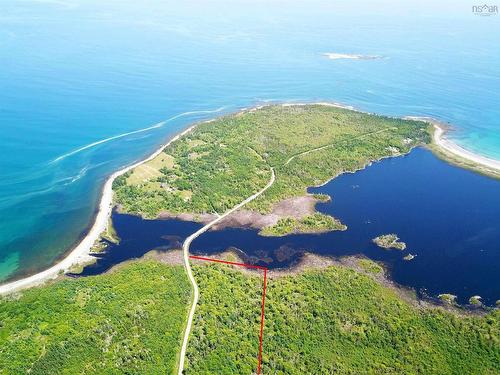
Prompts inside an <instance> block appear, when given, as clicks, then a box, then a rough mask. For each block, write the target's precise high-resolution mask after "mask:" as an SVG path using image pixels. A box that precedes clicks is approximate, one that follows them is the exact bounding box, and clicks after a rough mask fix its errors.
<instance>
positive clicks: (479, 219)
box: [85, 149, 500, 305]
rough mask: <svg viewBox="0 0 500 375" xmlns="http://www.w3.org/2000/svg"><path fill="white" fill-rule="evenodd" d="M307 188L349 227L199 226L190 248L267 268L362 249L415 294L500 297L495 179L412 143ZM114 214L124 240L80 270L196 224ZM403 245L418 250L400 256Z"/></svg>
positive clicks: (163, 241) (167, 241) (168, 239)
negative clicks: (394, 239) (273, 230)
mask: <svg viewBox="0 0 500 375" xmlns="http://www.w3.org/2000/svg"><path fill="white" fill-rule="evenodd" d="M309 191H310V192H311V193H324V194H328V195H330V196H331V197H332V201H331V202H328V203H321V204H319V205H318V206H317V208H318V210H319V211H321V212H324V213H328V214H330V215H333V216H335V217H337V218H339V219H340V220H341V221H342V222H343V223H344V224H346V225H347V226H348V229H347V231H345V232H328V233H323V234H301V235H290V236H286V237H279V238H269V237H262V236H259V235H258V232H257V231H255V230H250V229H225V230H222V231H210V232H208V233H205V234H203V235H202V236H201V237H199V238H198V239H196V240H195V241H194V242H193V244H192V246H191V251H192V252H193V253H195V254H211V253H217V252H221V251H223V250H225V249H227V248H229V247H235V248H238V249H240V250H242V251H243V252H244V253H245V254H246V256H247V261H253V262H255V263H260V264H266V265H267V266H268V267H270V268H277V267H288V266H290V265H292V264H294V263H296V262H297V261H298V260H300V257H301V256H302V254H303V253H304V252H306V251H309V252H313V253H317V254H323V255H332V256H343V255H355V254H364V255H365V256H367V257H369V258H371V259H374V260H376V261H382V262H384V263H385V264H386V266H387V268H388V270H389V272H390V275H391V277H392V279H393V280H394V281H396V282H397V283H399V284H401V285H404V286H408V287H412V288H415V289H416V290H417V292H418V293H419V294H420V295H429V296H436V295H437V294H440V293H451V294H455V295H457V296H458V300H459V302H460V303H466V302H467V301H468V299H469V298H470V297H471V296H473V295H480V296H481V297H482V298H483V302H484V303H486V304H488V305H492V304H494V303H495V301H496V300H497V299H500V181H498V180H495V179H491V178H488V177H484V176H481V175H479V174H476V173H473V172H470V171H467V170H464V169H460V168H457V167H454V166H451V165H449V164H447V163H446V162H444V161H441V160H439V159H437V158H436V157H435V156H433V155H432V154H431V153H430V152H428V151H427V150H424V149H416V150H414V151H413V152H412V153H411V154H409V155H407V156H404V157H399V158H391V159H385V160H383V161H381V162H378V163H375V164H373V165H372V166H370V167H369V168H366V169H364V170H362V171H358V172H356V173H353V174H344V175H342V176H339V177H338V178H336V179H334V180H332V181H331V182H329V183H328V184H326V185H325V186H322V187H317V188H311V189H309ZM113 222H114V225H115V229H116V230H117V233H118V235H119V236H120V237H121V238H122V241H121V243H120V245H112V246H111V247H110V249H109V250H108V253H107V254H106V255H104V256H103V258H102V259H100V260H99V261H98V263H97V264H96V265H95V266H92V267H87V268H86V270H85V273H88V272H89V271H91V272H92V273H99V272H102V270H105V269H108V268H109V267H111V265H113V264H115V263H117V262H119V261H122V260H124V259H128V258H132V257H138V256H141V255H142V254H144V253H145V252H147V251H148V250H150V249H153V248H165V249H168V248H171V247H176V246H177V247H178V245H179V243H180V242H181V241H182V240H183V238H185V237H186V236H187V235H189V234H190V233H192V232H194V231H195V230H196V228H198V227H199V224H194V223H188V222H179V221H177V220H152V221H148V220H143V219H141V218H138V217H134V216H130V215H122V214H118V213H115V214H114V215H113ZM387 233H396V234H397V235H398V236H399V237H400V238H401V240H402V241H404V242H405V243H406V244H407V249H406V250H405V251H399V250H384V249H381V248H379V247H377V246H375V245H374V244H373V243H372V239H373V238H374V237H376V236H378V235H381V234H387ZM172 236H174V237H172ZM409 253H411V254H414V255H416V257H415V258H414V259H412V260H409V261H407V260H404V259H403V257H404V256H405V255H407V254H409ZM92 270H93V271H92Z"/></svg>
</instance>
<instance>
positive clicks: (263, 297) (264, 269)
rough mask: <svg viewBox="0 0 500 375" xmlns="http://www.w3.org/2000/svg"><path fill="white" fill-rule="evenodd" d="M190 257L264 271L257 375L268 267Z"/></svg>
mask: <svg viewBox="0 0 500 375" xmlns="http://www.w3.org/2000/svg"><path fill="white" fill-rule="evenodd" d="M189 258H191V259H197V260H206V261H208V262H215V263H223V264H230V265H233V266H241V267H246V268H253V269H258V270H263V271H264V288H263V289H262V304H261V315H260V334H259V357H258V363H257V375H260V371H261V367H262V337H263V335H264V306H265V304H266V288H267V267H262V266H256V265H254V264H246V263H237V262H229V261H226V260H220V259H213V258H206V257H200V256H196V255H190V256H189Z"/></svg>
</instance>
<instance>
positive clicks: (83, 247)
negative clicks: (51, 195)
mask: <svg viewBox="0 0 500 375" xmlns="http://www.w3.org/2000/svg"><path fill="white" fill-rule="evenodd" d="M198 124H199V123H196V124H193V125H191V126H189V127H188V128H187V129H185V130H183V131H182V132H180V133H178V134H176V135H175V136H174V137H173V138H171V139H170V140H169V141H168V142H167V143H165V144H164V145H162V146H161V147H160V148H158V149H157V150H155V151H154V152H153V153H152V154H151V155H150V156H148V157H147V158H145V159H143V160H140V161H138V162H137V163H134V164H132V165H129V166H127V167H125V168H122V169H120V170H118V171H116V172H114V173H113V174H111V176H109V177H108V179H107V180H106V182H105V183H104V186H103V188H102V192H101V200H100V201H99V205H98V207H99V208H98V210H97V214H96V215H95V217H94V223H93V224H92V226H91V227H90V230H89V231H88V233H87V235H86V236H85V237H83V238H82V239H81V240H80V242H78V244H76V245H75V246H74V247H73V249H72V250H71V251H70V252H69V253H68V254H67V255H66V256H65V257H64V258H63V259H62V260H61V261H59V262H57V263H56V264H54V265H53V266H51V267H50V268H48V269H46V270H44V271H41V272H38V273H35V274H34V275H31V276H27V277H24V278H21V279H19V280H14V281H11V282H7V283H5V284H2V285H0V295H4V294H9V293H13V292H17V291H19V290H22V289H27V288H31V287H33V286H38V285H41V284H44V283H45V282H47V281H49V280H53V279H56V278H57V277H58V276H60V275H61V274H64V273H66V272H67V271H69V270H70V269H71V268H72V267H74V266H77V265H81V264H85V263H88V262H90V261H92V260H94V259H95V257H93V256H92V255H91V254H90V249H91V248H92V246H93V245H94V243H95V241H97V240H98V239H99V237H100V235H101V233H102V232H104V231H105V230H106V228H107V227H108V219H109V217H110V214H111V211H112V209H113V182H114V180H115V179H116V178H117V177H119V176H121V175H123V174H125V173H127V172H128V171H130V170H131V169H133V168H135V167H137V166H139V165H141V164H143V163H146V162H148V161H150V160H152V159H154V158H155V157H156V156H158V155H159V154H160V153H161V152H162V151H163V150H164V149H165V147H167V146H169V145H170V144H171V143H172V142H175V141H176V140H177V139H179V138H180V137H182V136H184V135H186V134H187V133H189V132H190V131H192V130H193V129H194V128H195V127H196V126H197V125H198Z"/></svg>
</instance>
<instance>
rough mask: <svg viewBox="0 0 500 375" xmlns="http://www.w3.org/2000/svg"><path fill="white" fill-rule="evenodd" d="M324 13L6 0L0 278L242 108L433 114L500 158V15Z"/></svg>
mask: <svg viewBox="0 0 500 375" xmlns="http://www.w3.org/2000/svg"><path fill="white" fill-rule="evenodd" d="M332 3H333V2H332V1H309V2H307V3H304V2H285V1H278V0H274V1H273V0H271V1H247V0H242V1H210V2H201V1H183V2H174V1H141V2H132V1H106V2H100V1H95V0H85V1H83V0H24V1H18V0H3V1H2V2H0V61H1V69H0V127H1V132H0V134H1V136H0V150H1V157H0V218H1V221H0V281H5V280H7V279H13V278H18V277H20V276H22V275H26V274H30V273H33V272H36V271H39V270H42V269H44V268H46V267H48V266H49V265H50V264H52V263H53V262H54V261H56V260H57V259H58V258H60V257H61V256H63V254H64V253H65V252H66V251H67V250H68V249H69V248H70V247H71V246H72V245H73V244H74V243H75V242H77V241H78V239H79V238H80V237H81V236H82V235H84V233H85V231H86V229H87V228H88V227H89V225H90V224H91V221H92V218H93V215H94V213H95V210H96V206H97V202H98V199H99V195H100V190H101V188H102V185H103V183H104V181H105V180H106V178H107V177H108V176H109V175H110V174H111V173H112V172H113V171H115V170H117V169H120V168H122V167H124V166H126V165H129V164H131V163H133V162H136V161H138V160H140V159H142V158H144V157H145V156H147V155H149V154H150V153H152V152H153V151H154V150H155V149H156V148H157V147H159V146H160V145H161V144H163V143H164V142H165V141H166V140H167V139H168V138H170V137H172V136H173V135H174V134H176V133H178V132H179V131H180V130H182V129H183V128H185V127H186V126H187V125H188V124H190V123H193V122H195V121H199V120H203V119H208V118H211V117H213V116H216V115H220V114H223V113H229V112H232V111H235V110H238V109H239V108H242V107H247V106H252V105H256V104H263V103H270V102H282V101H298V102H301V101H335V102H340V103H344V104H348V105H352V106H354V107H356V108H358V109H360V110H364V111H369V112H376V113H380V114H385V115H391V116H404V115H414V116H431V117H435V118H437V119H439V120H441V121H443V122H446V123H449V124H450V125H451V126H452V128H453V130H454V131H453V132H451V133H450V137H451V138H452V139H453V140H454V141H456V142H457V143H458V144H460V145H461V146H462V147H464V148H466V149H469V150H471V151H474V152H477V153H480V154H482V155H485V156H488V157H491V158H496V159H500V106H499V105H498V103H500V90H499V89H498V88H499V87H500V48H499V47H498V46H499V45H500V18H499V17H500V15H498V14H491V15H489V16H485V15H479V14H476V13H474V12H473V9H472V6H473V5H475V4H472V3H470V2H466V1H443V2H440V4H433V3H432V2H427V1H424V2H421V1H419V2H405V5H404V6H403V5H401V3H400V2H396V1H377V2H369V1H360V2H349V3H344V2H342V3H340V2H339V4H332ZM325 53H343V54H359V55H364V56H376V57H377V58H367V59H330V58H328V57H327V56H325V55H324V54H325Z"/></svg>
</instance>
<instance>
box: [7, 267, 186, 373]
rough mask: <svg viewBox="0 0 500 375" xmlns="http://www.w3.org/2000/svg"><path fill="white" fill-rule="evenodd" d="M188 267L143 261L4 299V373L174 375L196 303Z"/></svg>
mask: <svg viewBox="0 0 500 375" xmlns="http://www.w3.org/2000/svg"><path fill="white" fill-rule="evenodd" d="M190 293H191V292H190V285H189V283H188V280H187V277H186V275H185V273H184V270H183V268H182V267H180V266H176V267H173V266H167V265H163V264H160V263H157V262H152V261H141V262H135V263H131V264H128V265H125V266H123V267H119V269H117V270H115V271H114V272H112V273H109V274H106V275H102V276H96V277H89V278H81V279H75V280H64V281H61V282H56V283H54V284H53V285H50V286H47V287H42V288H34V289H31V290H27V291H25V292H23V294H22V296H21V297H19V298H18V299H16V298H11V299H7V298H4V299H3V300H0V374H21V373H31V374H117V373H120V374H123V373H125V374H138V373H142V374H160V373H161V374H171V373H174V371H175V369H176V366H177V356H178V351H179V350H180V342H181V339H182V333H183V329H184V324H185V319H186V315H187V309H188V304H189V300H190Z"/></svg>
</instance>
